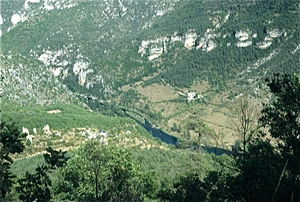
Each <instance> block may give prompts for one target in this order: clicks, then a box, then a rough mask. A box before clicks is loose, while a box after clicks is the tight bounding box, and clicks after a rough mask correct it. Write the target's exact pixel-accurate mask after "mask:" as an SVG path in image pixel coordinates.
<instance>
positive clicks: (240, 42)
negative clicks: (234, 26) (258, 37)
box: [236, 41, 252, 47]
mask: <svg viewBox="0 0 300 202" xmlns="http://www.w3.org/2000/svg"><path fill="white" fill-rule="evenodd" d="M250 45H252V41H239V42H237V43H236V46H237V47H247V46H250Z"/></svg>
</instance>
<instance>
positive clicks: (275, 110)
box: [260, 75, 300, 201]
mask: <svg viewBox="0 0 300 202" xmlns="http://www.w3.org/2000/svg"><path fill="white" fill-rule="evenodd" d="M267 84H268V86H269V87H270V90H271V92H272V93H273V95H274V96H275V98H274V99H275V100H274V101H273V102H271V103H270V104H268V105H265V107H264V109H263V111H262V118H261V119H260V122H261V123H262V125H263V126H265V127H267V128H269V133H270V135H271V137H273V138H274V139H276V140H277V146H278V149H279V151H280V154H281V156H282V158H283V162H285V161H288V164H287V168H286V172H287V176H288V179H287V180H288V181H289V182H290V184H289V185H288V187H289V191H288V193H287V196H293V197H294V200H295V201H297V200H300V194H299V191H298V190H299V189H300V179H299V176H300V79H299V76H298V75H293V76H291V75H283V76H280V75H274V77H273V78H272V79H271V80H267Z"/></svg>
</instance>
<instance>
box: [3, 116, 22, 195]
mask: <svg viewBox="0 0 300 202" xmlns="http://www.w3.org/2000/svg"><path fill="white" fill-rule="evenodd" d="M1 115H2V114H1ZM24 136H25V134H21V133H20V132H19V130H18V128H17V127H16V126H15V125H6V124H5V122H1V123H0V191H1V196H0V200H3V199H5V196H6V194H7V193H8V192H10V189H11V186H12V184H13V178H14V177H15V176H14V175H13V174H12V172H11V171H10V166H11V164H12V163H13V159H12V158H11V154H16V153H21V152H23V150H24V148H25V146H24V145H23V143H22V142H21V138H23V137H24Z"/></svg>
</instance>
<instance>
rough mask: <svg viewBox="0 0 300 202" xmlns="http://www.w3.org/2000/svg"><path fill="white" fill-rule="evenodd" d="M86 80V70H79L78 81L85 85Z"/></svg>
mask: <svg viewBox="0 0 300 202" xmlns="http://www.w3.org/2000/svg"><path fill="white" fill-rule="evenodd" d="M85 82H86V72H79V75H78V83H79V85H81V86H83V85H84V84H85Z"/></svg>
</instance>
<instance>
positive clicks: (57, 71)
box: [51, 67, 62, 76]
mask: <svg viewBox="0 0 300 202" xmlns="http://www.w3.org/2000/svg"><path fill="white" fill-rule="evenodd" d="M61 70H62V68H61V67H59V68H56V69H51V71H52V72H53V74H54V76H59V75H60V72H61Z"/></svg>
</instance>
